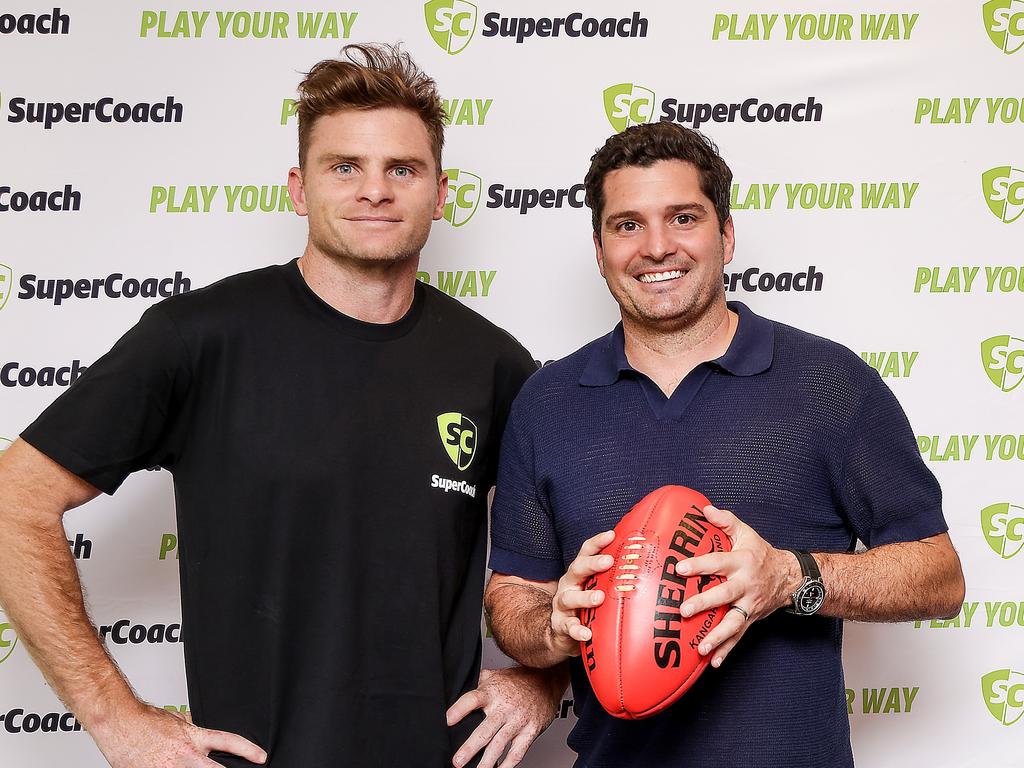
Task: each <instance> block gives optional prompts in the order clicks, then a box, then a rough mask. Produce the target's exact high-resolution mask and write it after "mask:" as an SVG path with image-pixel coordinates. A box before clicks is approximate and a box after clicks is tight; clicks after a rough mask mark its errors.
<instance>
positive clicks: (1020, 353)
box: [981, 336, 1024, 392]
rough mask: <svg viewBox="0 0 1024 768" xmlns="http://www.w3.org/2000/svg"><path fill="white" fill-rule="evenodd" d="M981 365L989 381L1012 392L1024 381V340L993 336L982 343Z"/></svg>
mask: <svg viewBox="0 0 1024 768" xmlns="http://www.w3.org/2000/svg"><path fill="white" fill-rule="evenodd" d="M981 364H982V365H983V366H984V368H985V373H986V374H987V375H988V378H989V381H991V382H992V383H993V384H995V385H996V386H997V387H999V389H1001V390H1002V391H1003V392H1012V391H1013V390H1015V389H1016V388H1017V387H1018V386H1019V385H1020V382H1021V380H1022V379H1024V339H1016V338H1014V337H1013V336H993V337H992V338H991V339H985V341H983V342H981Z"/></svg>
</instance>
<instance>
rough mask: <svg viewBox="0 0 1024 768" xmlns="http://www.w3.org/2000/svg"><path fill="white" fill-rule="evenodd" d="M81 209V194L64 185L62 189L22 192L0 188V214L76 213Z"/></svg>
mask: <svg viewBox="0 0 1024 768" xmlns="http://www.w3.org/2000/svg"><path fill="white" fill-rule="evenodd" d="M81 207H82V193H81V192H79V191H78V190H76V189H75V188H74V187H72V186H71V185H70V184H65V185H64V189H58V190H54V191H49V192H48V191H46V190H37V191H35V192H23V191H20V190H14V189H11V188H10V187H8V186H0V212H3V213H6V212H7V211H14V212H15V213H20V212H21V211H77V210H79V209H80V208H81Z"/></svg>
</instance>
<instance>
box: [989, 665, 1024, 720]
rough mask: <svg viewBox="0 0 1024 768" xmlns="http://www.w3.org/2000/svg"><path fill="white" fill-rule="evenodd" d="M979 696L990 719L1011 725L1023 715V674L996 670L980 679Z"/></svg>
mask: <svg viewBox="0 0 1024 768" xmlns="http://www.w3.org/2000/svg"><path fill="white" fill-rule="evenodd" d="M981 695H982V696H984V697H985V706H986V707H988V711H989V712H991V713H992V717H994V718H995V719H996V720H998V721H999V722H1000V723H1002V724H1003V725H1013V724H1014V723H1016V722H1017V721H1018V720H1020V717H1021V715H1022V714H1024V674H1022V673H1020V672H1014V671H1013V670H1010V669H997V670H995V671H993V672H989V673H988V674H987V675H985V676H984V677H982V678H981Z"/></svg>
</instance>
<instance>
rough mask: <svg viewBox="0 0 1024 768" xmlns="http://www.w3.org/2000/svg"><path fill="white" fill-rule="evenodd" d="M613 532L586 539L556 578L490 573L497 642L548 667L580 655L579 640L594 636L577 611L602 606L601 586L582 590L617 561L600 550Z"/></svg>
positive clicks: (525, 661) (489, 602) (524, 660)
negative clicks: (544, 579)
mask: <svg viewBox="0 0 1024 768" xmlns="http://www.w3.org/2000/svg"><path fill="white" fill-rule="evenodd" d="M613 538H614V536H613V534H612V532H611V531H605V532H604V533H600V534H598V535H597V536H594V537H592V538H590V539H587V541H585V542H584V543H583V546H582V547H581V548H580V552H579V554H578V555H577V556H576V559H575V560H573V562H572V564H571V565H570V566H569V570H568V571H566V573H565V575H564V576H562V578H561V579H559V580H558V581H528V580H527V579H522V578H520V577H518V576H510V575H507V574H502V573H494V574H492V575H491V579H490V581H489V582H488V583H487V590H486V592H485V593H484V608H485V609H486V611H487V613H488V615H489V616H490V617H491V629H492V630H493V631H494V640H495V642H496V643H497V644H498V647H499V648H501V650H502V651H503V652H504V653H505V654H506V655H507V656H510V657H512V658H513V659H515V660H516V661H518V662H519V663H520V664H522V665H523V666H527V667H539V668H544V667H550V666H553V665H555V664H558V663H559V662H561V661H565V659H567V658H569V657H571V656H579V654H580V645H579V644H580V642H581V641H583V640H588V639H589V638H590V630H589V629H587V628H586V627H584V626H583V625H582V624H581V623H580V620H579V618H578V617H577V615H576V612H577V611H578V610H579V609H580V608H586V607H590V606H595V605H600V604H601V603H602V602H603V601H604V594H603V593H602V592H601V591H600V590H592V591H588V590H584V589H583V582H585V581H586V580H587V578H588V577H589V576H591V575H592V574H595V573H600V572H601V571H606V570H608V568H610V567H611V566H612V564H613V562H614V560H613V559H612V557H611V556H610V555H599V554H598V552H600V551H601V550H602V549H603V548H604V547H606V546H608V545H609V544H610V543H611V542H612V540H613Z"/></svg>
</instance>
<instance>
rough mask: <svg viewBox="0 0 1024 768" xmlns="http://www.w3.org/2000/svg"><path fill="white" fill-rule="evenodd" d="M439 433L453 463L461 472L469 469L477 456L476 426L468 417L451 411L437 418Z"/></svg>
mask: <svg viewBox="0 0 1024 768" xmlns="http://www.w3.org/2000/svg"><path fill="white" fill-rule="evenodd" d="M437 431H438V434H440V435H441V445H443V446H444V449H445V451H446V452H447V454H448V458H449V459H451V460H452V463H453V464H454V465H455V466H456V467H458V468H459V469H460V470H463V471H465V470H467V469H469V465H470V464H472V463H473V456H474V455H475V454H476V435H477V431H476V424H474V423H473V422H472V421H470V419H469V417H468V416H463V415H462V414H461V413H456V412H455V411H451V412H449V413H442V414H441V415H440V416H438V417H437Z"/></svg>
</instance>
